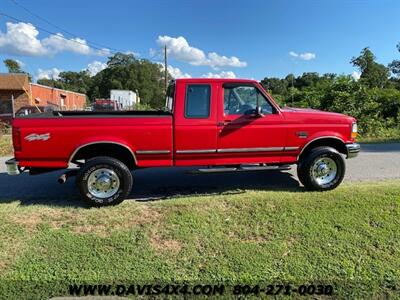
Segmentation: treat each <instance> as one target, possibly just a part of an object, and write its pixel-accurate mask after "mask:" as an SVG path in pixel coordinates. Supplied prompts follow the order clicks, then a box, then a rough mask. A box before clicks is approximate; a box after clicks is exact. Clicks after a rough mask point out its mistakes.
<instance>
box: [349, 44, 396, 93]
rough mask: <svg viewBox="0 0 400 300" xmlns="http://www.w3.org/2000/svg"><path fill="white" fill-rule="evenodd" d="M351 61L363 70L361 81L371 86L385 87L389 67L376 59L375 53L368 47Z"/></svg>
mask: <svg viewBox="0 0 400 300" xmlns="http://www.w3.org/2000/svg"><path fill="white" fill-rule="evenodd" d="M351 63H352V64H353V65H354V66H355V67H358V68H359V70H360V71H361V76H360V79H361V82H362V83H364V84H365V85H367V86H368V87H370V88H373V87H378V88H383V87H385V86H386V84H387V83H388V78H389V69H388V68H387V67H385V66H384V65H382V64H379V63H377V62H376V61H375V55H374V54H373V53H372V51H371V50H370V49H369V48H368V47H366V48H364V49H363V50H362V51H361V53H360V55H359V56H358V57H353V58H352V59H351Z"/></svg>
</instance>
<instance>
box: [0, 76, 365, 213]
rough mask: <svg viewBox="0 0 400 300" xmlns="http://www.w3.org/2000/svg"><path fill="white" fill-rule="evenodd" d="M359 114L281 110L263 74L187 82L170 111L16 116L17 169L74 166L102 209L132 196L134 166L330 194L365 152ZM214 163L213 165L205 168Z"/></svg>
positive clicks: (179, 83) (173, 94) (86, 195)
mask: <svg viewBox="0 0 400 300" xmlns="http://www.w3.org/2000/svg"><path fill="white" fill-rule="evenodd" d="M356 135H357V123H356V120H355V119H354V118H353V117H349V116H346V115H342V114H338V113H330V112H323V111H317V110H312V109H297V108H280V107H279V106H278V105H277V104H276V103H275V101H274V100H273V98H272V97H271V96H270V95H269V94H268V93H267V92H266V91H265V90H264V89H263V87H262V86H261V85H260V84H259V83H258V82H256V81H254V80H240V79H204V78H203V79H178V80H176V81H173V82H172V83H171V85H170V86H169V89H168V95H167V103H166V109H165V110H163V111H115V112H89V111H85V112H76V111H74V112H67V111H60V112H50V113H47V114H36V115H31V116H26V117H21V118H17V119H15V120H14V122H13V144H14V150H15V158H14V159H11V160H9V161H7V163H6V164H7V167H8V173H9V174H11V175H16V174H19V173H20V172H22V171H29V173H30V174H39V173H43V172H48V171H52V170H57V169H66V168H68V167H69V166H70V165H71V164H76V165H77V166H78V167H79V168H78V169H72V170H71V169H70V170H67V171H66V173H65V174H64V175H63V176H61V177H60V178H59V181H60V182H61V183H62V182H65V180H66V179H67V178H68V177H70V176H72V175H76V182H77V186H78V188H79V191H80V193H81V195H82V198H83V199H85V200H86V201H88V202H89V203H90V204H91V205H94V206H104V205H113V204H118V203H120V202H122V201H123V200H124V199H125V198H126V197H127V196H128V195H129V193H130V191H131V188H132V185H133V177H132V173H131V171H132V170H136V169H140V168H148V167H172V166H203V167H202V168H200V169H199V171H203V172H207V171H208V172H213V171H220V170H230V171H232V170H235V171H243V170H260V169H286V168H287V167H288V165H291V164H297V172H298V177H299V179H300V181H301V183H302V184H303V185H304V186H305V187H306V188H308V189H311V190H320V191H323V190H330V189H333V188H335V187H337V186H338V185H339V184H340V183H341V181H342V180H343V176H344V173H345V162H344V158H343V156H345V157H347V158H351V157H354V156H356V155H357V154H358V152H359V151H360V146H359V145H358V144H356V143H355V137H356ZM204 166H206V167H204Z"/></svg>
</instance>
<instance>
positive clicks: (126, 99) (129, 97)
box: [110, 90, 139, 109]
mask: <svg viewBox="0 0 400 300" xmlns="http://www.w3.org/2000/svg"><path fill="white" fill-rule="evenodd" d="M110 99H111V100H115V101H117V102H118V103H119V105H120V107H121V109H133V108H134V107H135V106H136V104H137V103H139V97H138V96H137V95H136V93H135V92H132V91H128V90H111V91H110Z"/></svg>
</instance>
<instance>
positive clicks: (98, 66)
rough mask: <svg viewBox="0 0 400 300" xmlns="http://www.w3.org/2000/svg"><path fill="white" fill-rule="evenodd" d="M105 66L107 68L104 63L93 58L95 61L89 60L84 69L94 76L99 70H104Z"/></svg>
mask: <svg viewBox="0 0 400 300" xmlns="http://www.w3.org/2000/svg"><path fill="white" fill-rule="evenodd" d="M105 68H107V64H106V63H103V62H101V61H98V60H95V61H93V62H91V63H90V64H88V65H87V68H86V69H85V70H87V71H88V72H89V74H90V76H94V75H96V74H97V73H99V72H100V71H102V70H104V69H105Z"/></svg>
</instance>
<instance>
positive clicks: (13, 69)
mask: <svg viewBox="0 0 400 300" xmlns="http://www.w3.org/2000/svg"><path fill="white" fill-rule="evenodd" d="M3 62H4V65H5V66H6V68H7V69H8V73H25V72H24V71H22V69H21V66H20V64H19V62H17V61H16V60H13V59H5V60H4V61H3Z"/></svg>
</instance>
